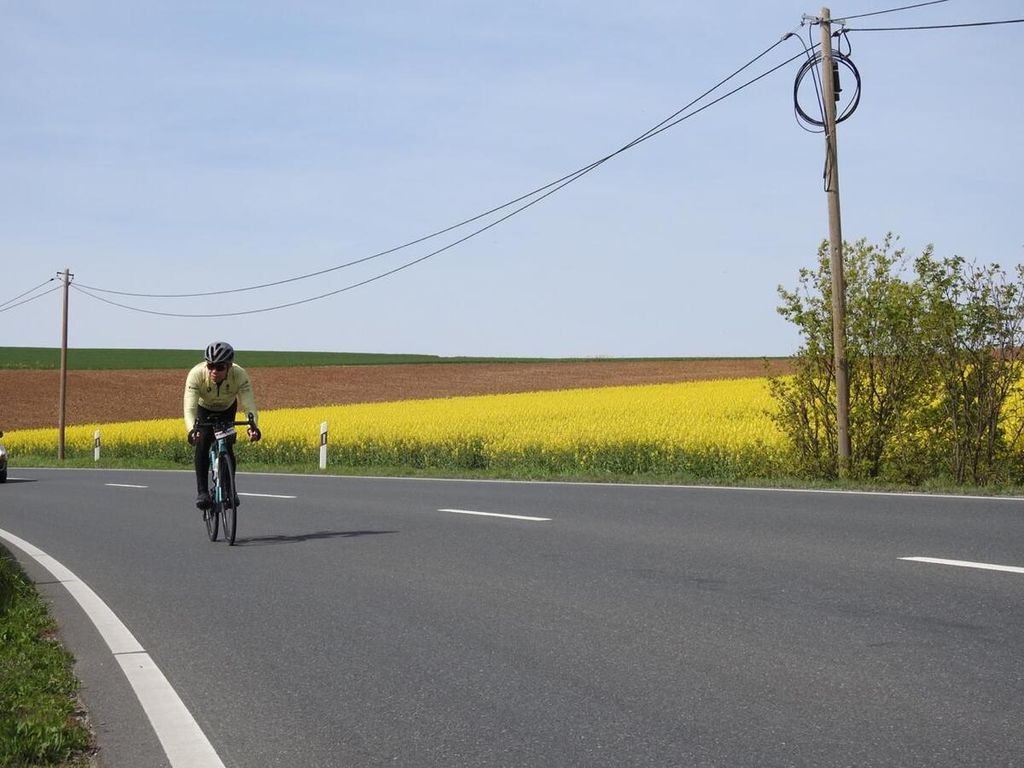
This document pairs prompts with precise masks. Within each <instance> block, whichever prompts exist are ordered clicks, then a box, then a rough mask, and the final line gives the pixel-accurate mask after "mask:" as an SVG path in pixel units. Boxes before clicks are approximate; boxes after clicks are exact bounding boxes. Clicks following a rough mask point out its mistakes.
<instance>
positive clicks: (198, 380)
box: [184, 341, 262, 509]
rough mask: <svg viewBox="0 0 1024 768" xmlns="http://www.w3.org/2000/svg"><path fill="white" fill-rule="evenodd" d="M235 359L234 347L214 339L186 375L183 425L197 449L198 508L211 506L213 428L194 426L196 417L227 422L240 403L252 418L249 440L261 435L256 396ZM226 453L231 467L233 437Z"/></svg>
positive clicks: (257, 438) (233, 452)
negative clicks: (202, 357) (257, 421)
mask: <svg viewBox="0 0 1024 768" xmlns="http://www.w3.org/2000/svg"><path fill="white" fill-rule="evenodd" d="M234 361H235V350H234V348H233V347H232V346H231V345H230V344H228V343H227V342H226V341H215V342H213V343H212V344H210V345H209V346H208V347H207V348H206V355H205V359H204V360H203V362H201V363H199V364H198V365H196V366H195V367H194V368H192V370H190V371H189V372H188V377H187V378H186V379H185V398H184V407H185V429H187V430H188V442H189V444H190V445H194V446H195V449H196V456H195V465H196V490H197V491H198V494H197V496H196V506H197V507H199V509H209V508H210V506H211V501H210V487H209V486H210V445H211V444H212V443H213V440H214V436H213V433H214V428H213V427H212V426H207V427H199V428H196V426H195V424H196V419H197V418H198V419H201V420H202V421H216V422H226V423H229V424H230V423H231V422H233V421H234V420H235V414H236V413H237V412H238V406H239V403H241V406H242V408H243V409H244V412H245V413H246V415H247V416H248V418H250V419H251V422H252V423H251V426H250V427H249V429H248V435H249V440H251V441H252V442H256V441H257V440H259V439H260V437H262V435H261V434H260V430H259V427H257V426H256V398H255V397H254V396H253V392H252V382H250V381H249V374H247V373H246V372H245V369H244V368H242V367H241V366H238V365H235V363H234ZM228 454H229V457H230V460H231V468H232V471H234V467H235V450H234V440H233V439H232V440H231V441H229V443H228ZM237 504H238V498H237V497H236V498H235V505H236V506H237Z"/></svg>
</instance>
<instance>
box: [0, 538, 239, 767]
mask: <svg viewBox="0 0 1024 768" xmlns="http://www.w3.org/2000/svg"><path fill="white" fill-rule="evenodd" d="M0 539H3V540H4V541H6V542H8V543H9V544H11V545H13V546H15V547H17V548H18V549H20V550H21V551H23V552H24V553H25V554H26V555H28V556H29V557H31V558H33V559H34V560H35V561H36V562H38V563H39V565H41V566H42V567H43V568H45V569H46V570H47V571H49V572H50V573H51V574H52V575H53V577H54V579H56V580H57V581H58V582H60V583H61V584H63V585H64V587H65V589H67V591H68V592H69V593H70V594H71V596H72V597H73V598H75V600H76V601H77V602H78V604H79V605H80V606H81V607H82V610H83V611H85V613H86V615H87V616H88V617H89V620H90V621H91V622H92V623H93V624H94V625H95V626H96V629H97V630H98V631H99V633H100V635H101V636H102V637H103V640H104V642H105V643H106V644H107V647H108V648H109V649H110V652H111V653H112V654H114V658H115V659H116V661H117V663H118V665H120V667H121V670H122V671H123V672H124V674H125V677H127V678H128V682H129V683H130V684H131V686H132V689H133V690H134V691H135V695H136V696H138V698H139V703H140V704H141V705H142V708H143V710H145V712H146V716H147V717H148V718H149V722H150V723H151V724H152V726H153V730H154V731H156V735H157V737H158V738H159V739H160V744H161V745H162V746H163V748H164V752H165V753H166V755H167V759H168V761H170V764H171V765H172V766H173V768H224V763H222V762H221V759H220V757H218V756H217V753H216V751H214V749H213V746H212V745H211V744H210V741H209V739H207V738H206V734H204V733H203V731H202V729H200V727H199V725H198V723H196V721H195V718H193V717H192V714H191V713H190V712H189V711H188V709H187V708H186V707H185V705H184V703H182V701H181V698H180V697H179V696H178V694H177V692H176V691H175V690H174V688H172V687H171V684H170V683H169V682H167V678H166V677H164V674H163V672H161V671H160V668H159V667H157V665H156V664H155V663H154V661H153V659H151V658H150V656H149V654H148V653H147V652H146V650H145V649H144V648H143V647H142V646H141V645H140V644H139V641H138V640H136V639H135V636H134V635H133V634H132V633H131V632H130V631H129V630H128V628H127V627H126V626H125V625H124V624H123V623H122V622H121V620H120V619H119V618H117V616H116V615H115V614H114V612H113V611H112V610H110V608H109V607H108V606H107V604H106V603H104V602H103V600H101V599H100V598H99V596H98V595H97V594H96V593H95V592H93V591H92V589H91V588H90V587H89V585H87V584H86V583H84V582H83V581H81V580H80V579H79V578H78V577H77V576H75V574H74V573H72V572H71V571H70V570H68V569H67V568H65V567H64V566H63V565H62V564H61V563H60V562H58V561H57V560H55V559H53V558H52V557H50V556H49V555H48V554H46V553H45V552H43V551H42V550H41V549H39V548H37V547H35V546H34V545H32V544H31V543H29V542H27V541H25V540H24V539H22V538H19V537H18V536H15V535H14V534H13V533H10V532H9V531H5V530H4V529H2V528H0Z"/></svg>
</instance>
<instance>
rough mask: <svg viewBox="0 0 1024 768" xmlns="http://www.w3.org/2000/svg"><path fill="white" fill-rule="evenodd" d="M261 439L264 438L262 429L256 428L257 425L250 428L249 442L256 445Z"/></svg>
mask: <svg viewBox="0 0 1024 768" xmlns="http://www.w3.org/2000/svg"><path fill="white" fill-rule="evenodd" d="M261 437H263V433H262V432H260V428H259V427H257V426H255V425H253V426H251V427H249V441H250V442H253V443H255V442H256V441H257V440H259V439H260V438H261Z"/></svg>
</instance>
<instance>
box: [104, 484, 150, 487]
mask: <svg viewBox="0 0 1024 768" xmlns="http://www.w3.org/2000/svg"><path fill="white" fill-rule="evenodd" d="M104 485H105V486H107V487H108V488H149V486H148V485H131V484H130V483H104Z"/></svg>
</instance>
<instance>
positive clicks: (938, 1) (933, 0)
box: [832, 0, 949, 24]
mask: <svg viewBox="0 0 1024 768" xmlns="http://www.w3.org/2000/svg"><path fill="white" fill-rule="evenodd" d="M948 2H949V0H931V1H930V2H927V3H917V4H915V5H904V6H901V7H900V8H887V9H886V10H884V11H871V13H858V14H857V15H856V16H837V17H836V18H834V19H832V23H833V24H842V23H844V22H847V21H849V20H850V19H864V18H867V17H868V16H881V15H882V14H883V13H896V11H909V10H911V9H913V8H924V7H925V6H926V5H940V4H942V3H948Z"/></svg>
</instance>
